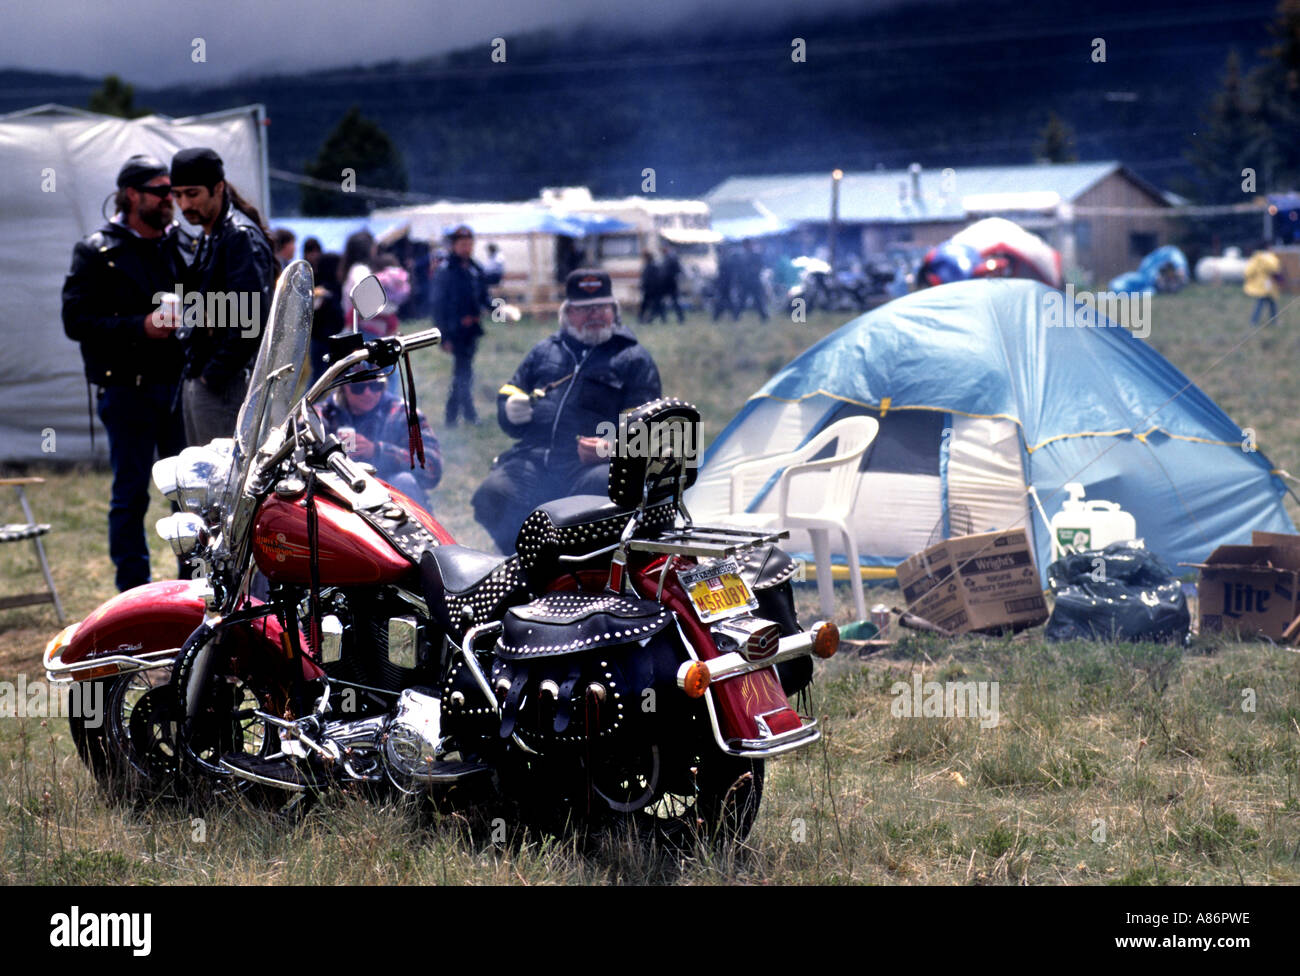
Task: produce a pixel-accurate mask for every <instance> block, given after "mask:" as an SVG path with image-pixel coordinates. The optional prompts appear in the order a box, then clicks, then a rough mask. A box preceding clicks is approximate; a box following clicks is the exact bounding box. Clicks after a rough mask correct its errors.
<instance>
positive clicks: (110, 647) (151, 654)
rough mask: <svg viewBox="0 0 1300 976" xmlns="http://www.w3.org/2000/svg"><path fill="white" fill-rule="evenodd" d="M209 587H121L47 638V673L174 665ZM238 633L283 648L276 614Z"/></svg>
mask: <svg viewBox="0 0 1300 976" xmlns="http://www.w3.org/2000/svg"><path fill="white" fill-rule="evenodd" d="M206 590H207V584H206V582H205V581H204V580H159V581H157V582H155V583H146V584H145V585H144V586H137V587H135V588H134V589H131V590H127V591H126V592H124V593H119V594H118V595H117V596H115V597H113V598H112V599H111V600H109V601H107V602H106V603H103V604H101V605H100V606H99V608H98V609H96V610H94V611H93V612H92V613H91V614H90V616H88V617H86V619H85V620H82V621H80V622H78V623H74V624H70V625H69V626H67V627H65V628H64V629H63V630H61V631H60V632H59V633H58V634H57V635H55V636H54V638H52V639H51V640H50V642H49V643H48V644H46V646H45V674H46V677H47V678H48V679H49V680H50V681H54V682H67V681H89V680H92V679H94V678H104V677H112V676H114V675H118V674H127V673H130V672H132V671H143V670H147V669H149V668H157V667H170V666H171V664H172V662H173V661H174V660H175V657H176V653H177V651H179V650H180V647H181V645H182V644H184V643H185V641H186V640H187V639H188V638H189V636H190V634H192V633H193V632H194V631H195V630H196V629H197V628H198V627H199V625H200V624H202V623H203V614H204V610H205V604H204V597H203V595H204V593H205V592H206ZM253 602H254V604H256V603H257V601H253ZM239 634H240V635H241V636H240V639H241V640H242V641H244V642H245V643H247V645H248V647H249V650H258V651H266V652H269V653H274V654H282V653H283V647H284V644H283V637H284V628H282V627H281V626H280V622H279V621H278V620H277V619H276V617H275V616H274V615H271V616H267V617H264V618H262V619H260V620H257V621H254V622H252V623H250V624H248V625H247V626H244V627H241V628H240V629H239ZM300 646H304V647H305V646H306V643H305V642H303V643H302V644H301V645H300ZM319 673H320V672H319V669H318V668H317V667H316V665H315V663H314V662H311V661H310V660H306V659H304V662H303V676H304V677H305V678H308V679H310V678H313V677H316V676H318V674H319Z"/></svg>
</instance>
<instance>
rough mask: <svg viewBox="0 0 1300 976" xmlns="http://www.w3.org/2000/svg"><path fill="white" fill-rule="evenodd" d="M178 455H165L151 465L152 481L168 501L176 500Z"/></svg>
mask: <svg viewBox="0 0 1300 976" xmlns="http://www.w3.org/2000/svg"><path fill="white" fill-rule="evenodd" d="M179 460H180V458H178V457H165V458H163V459H162V460H161V461H156V462H155V463H154V466H153V483H154V485H156V486H157V488H158V490H159V491H160V492H162V495H163V497H164V498H166V499H167V500H168V501H172V502H174V501H176V462H177V461H179Z"/></svg>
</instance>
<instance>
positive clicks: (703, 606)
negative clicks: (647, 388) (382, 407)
mask: <svg viewBox="0 0 1300 976" xmlns="http://www.w3.org/2000/svg"><path fill="white" fill-rule="evenodd" d="M311 295H312V279H311V271H310V268H309V266H308V265H307V264H306V263H305V262H302V261H299V262H295V263H294V264H292V265H290V266H289V268H288V269H286V271H285V273H284V274H283V275H282V277H281V279H280V284H279V287H278V289H277V292H276V295H275V299H274V302H273V305H272V309H271V315H270V320H269V322H268V331H267V333H266V335H265V336H264V338H263V342H262V346H261V350H260V352H259V355H258V358H257V361H256V365H255V368H254V374H253V379H252V382H251V383H250V386H249V394H248V397H247V400H246V401H245V403H244V405H243V408H242V410H241V412H240V416H239V422H238V429H237V431H236V436H235V437H234V438H233V440H229V441H225V442H221V441H217V442H213V443H212V444H210V445H208V446H207V447H203V448H190V449H187V450H186V451H185V452H183V453H182V454H181V455H180V456H179V457H178V458H170V459H167V460H166V461H160V462H159V463H158V465H156V466H155V472H154V477H155V481H156V482H157V483H158V485H159V488H160V489H161V490H162V491H163V493H164V494H165V495H167V497H169V498H172V499H174V500H176V501H177V502H178V503H179V504H180V507H181V508H182V512H181V513H180V514H177V515H173V516H170V517H169V518H166V519H163V520H162V521H160V522H159V531H160V532H161V533H162V534H163V535H164V537H166V538H167V539H169V541H170V542H171V544H172V547H173V549H174V550H175V551H176V552H177V553H178V554H181V555H186V556H188V557H189V558H191V559H192V560H195V561H196V562H198V563H199V564H200V565H201V566H202V570H203V574H204V575H203V576H202V577H201V578H198V579H194V580H179V581H167V582H158V583H151V584H148V585H146V586H142V587H138V588H136V589H134V590H131V591H128V592H126V593H123V594H120V595H119V596H117V597H115V598H114V599H112V600H110V601H108V602H107V603H105V604H104V605H103V606H101V607H100V608H99V609H98V610H96V611H95V612H93V613H92V614H91V615H90V616H89V617H87V618H86V619H85V620H83V621H81V622H80V623H78V624H74V625H72V626H70V627H68V628H65V629H64V630H63V631H62V632H61V633H60V634H59V635H58V636H56V637H55V638H54V639H53V640H52V641H50V643H49V645H48V647H47V649H46V653H45V667H46V671H47V674H48V676H49V678H50V679H51V680H53V681H77V682H83V681H100V682H104V683H105V685H106V689H105V691H106V695H105V697H104V701H105V702H106V707H107V714H106V715H105V716H104V721H103V722H102V723H100V724H98V725H96V726H95V727H91V724H90V723H89V722H87V721H86V719H85V718H82V717H77V718H73V719H72V731H73V735H74V738H75V740H76V742H77V746H78V749H79V751H80V754H81V756H82V758H83V759H84V760H85V761H86V762H87V764H88V765H89V766H90V768H91V769H92V770H93V771H94V772H95V774H96V775H97V776H98V777H99V778H100V780H101V781H102V782H103V783H104V784H105V785H106V787H108V788H109V789H110V790H111V791H113V792H115V793H118V794H119V795H126V796H133V795H149V794H151V793H153V792H156V791H160V790H165V789H171V790H174V789H178V788H179V789H182V790H184V789H196V788H207V789H212V788H215V789H217V790H236V789H239V788H246V787H248V785H249V784H260V786H261V787H263V788H267V789H270V790H272V791H275V792H276V793H277V794H279V793H280V791H283V793H284V794H293V795H298V796H304V797H305V796H310V795H313V794H315V793H317V792H319V791H321V790H325V789H327V788H329V787H331V786H332V785H336V784H339V783H344V782H363V783H371V784H377V785H382V786H383V787H385V788H391V789H395V790H398V791H400V792H403V793H417V792H427V791H432V790H446V789H449V788H451V787H453V786H460V785H463V784H467V783H470V782H473V781H476V780H481V781H483V782H484V783H491V784H493V785H494V786H495V788H496V789H497V790H498V791H499V792H500V793H501V794H503V795H505V796H506V797H509V798H512V799H515V800H518V801H521V802H522V803H523V805H524V806H525V807H533V808H534V809H538V810H547V809H549V810H552V811H553V810H555V809H557V808H563V809H565V810H567V811H570V812H571V813H572V814H574V815H576V816H578V817H579V818H583V819H596V820H599V819H603V818H608V817H611V816H613V817H629V816H636V817H650V818H653V819H654V820H655V821H656V822H677V823H690V824H693V825H696V826H698V825H701V824H702V825H704V826H705V827H706V828H707V829H708V830H709V831H710V832H713V831H716V830H718V829H725V830H726V831H727V833H728V836H731V837H733V838H734V837H743V836H744V835H745V834H747V833H748V831H749V828H750V826H751V825H752V823H753V820H754V817H755V815H756V813H757V810H758V805H759V800H760V796H761V789H762V781H763V763H764V760H766V759H767V758H769V757H772V756H775V755H779V754H781V753H784V752H787V751H790V750H793V749H797V748H800V747H802V746H805V745H808V744H810V743H812V742H815V741H816V740H817V738H818V737H819V735H820V732H819V730H818V729H817V728H816V723H815V722H812V721H809V720H807V719H804V718H801V717H800V715H799V714H798V713H797V712H796V710H795V709H794V708H792V707H791V705H790V702H789V697H788V696H790V695H792V694H794V693H796V692H798V691H800V690H802V689H803V688H805V687H806V686H807V685H808V683H809V682H810V681H811V678H812V670H813V668H812V660H811V656H813V655H817V656H821V657H829V656H830V655H831V654H833V653H834V652H835V650H836V649H837V646H838V642H839V634H838V631H837V629H836V627H835V625H834V624H833V623H829V622H822V623H818V624H816V625H814V626H813V627H812V628H809V629H807V630H804V629H801V628H800V627H799V624H798V622H797V620H796V617H795V611H794V601H793V592H792V589H791V586H790V578H791V576H792V575H793V572H794V564H793V561H792V560H791V559H790V558H789V557H788V556H786V555H785V554H784V553H783V552H781V550H780V549H779V548H777V545H776V543H777V541H778V537H779V536H782V535H784V533H778V534H771V535H756V534H754V533H752V532H749V531H745V530H734V529H727V528H706V527H700V526H696V525H694V524H693V523H692V521H691V518H690V515H689V513H688V512H687V511H686V509H685V506H684V505H683V503H682V495H683V492H684V491H685V490H686V488H687V487H689V485H690V484H691V483H692V482H693V480H694V477H695V466H694V460H695V459H694V458H693V457H691V456H689V454H688V453H687V451H685V450H682V449H681V447H680V445H694V444H696V443H697V440H696V438H695V437H694V436H686V435H688V434H690V435H693V433H694V431H686V429H685V428H687V427H690V426H694V425H698V423H699V414H698V412H697V411H696V410H695V408H694V407H692V406H691V405H689V404H686V403H683V402H681V401H679V400H673V399H662V400H658V401H655V402H653V403H649V404H646V405H644V406H642V407H640V408H637V409H636V410H632V411H626V412H624V414H623V415H622V416H621V417H620V426H619V436H618V441H617V443H616V444H615V445H614V449H613V452H612V458H611V463H610V478H609V493H608V497H607V498H606V497H598V496H575V497H570V498H564V499H560V500H558V501H555V502H551V503H548V504H546V505H543V506H541V507H540V508H538V509H537V510H536V511H534V512H533V513H532V514H531V515H529V516H528V518H527V519H526V520H525V521H524V523H523V525H522V526H521V528H520V531H519V536H518V541H517V552H516V553H515V554H513V555H511V556H509V557H499V556H495V555H491V554H488V553H483V552H477V551H474V550H472V549H468V548H466V547H463V546H459V545H456V544H455V543H454V541H453V540H452V538H451V536H450V535H449V533H448V532H447V531H446V530H445V529H444V528H443V527H442V526H441V525H439V524H438V522H437V521H436V520H435V519H434V518H433V517H432V516H431V515H430V514H429V513H428V512H426V511H425V510H424V509H422V508H421V507H420V506H418V505H416V504H415V503H414V502H412V501H411V500H410V499H408V498H407V497H405V496H404V495H402V494H401V493H400V492H398V491H396V490H395V489H393V488H392V487H391V486H389V485H387V484H385V483H384V482H381V481H379V480H377V479H376V478H375V477H374V476H373V474H372V473H371V472H370V471H369V470H367V467H366V466H365V465H357V464H354V463H353V462H352V461H350V460H349V459H348V458H347V456H346V455H345V454H344V452H343V450H342V446H341V445H340V443H339V441H338V439H337V438H335V437H334V436H333V435H330V434H327V433H326V431H325V430H324V427H323V425H322V423H321V421H320V419H319V416H318V414H317V413H316V411H315V410H314V409H313V405H314V404H315V403H316V402H317V401H319V400H320V399H322V398H323V397H324V396H325V394H326V393H328V392H329V390H331V389H332V388H333V387H334V386H336V385H338V384H339V383H341V382H352V381H355V380H357V379H359V378H360V379H364V378H366V377H368V376H371V375H380V373H381V372H383V371H392V370H396V371H397V372H398V374H399V376H401V377H402V379H403V381H404V383H406V385H407V386H408V390H407V402H408V403H411V404H412V405H413V403H414V389H413V384H412V383H411V382H410V380H411V366H410V361H409V355H410V353H411V352H412V351H413V350H416V349H419V348H422V347H425V346H428V345H432V344H434V343H436V342H437V341H438V338H439V337H438V332H437V330H429V331H427V332H422V333H419V334H416V335H413V336H410V337H400V336H397V337H390V338H381V339H375V340H371V341H365V340H364V337H363V336H361V335H356V334H354V335H349V336H344V337H340V338H338V339H336V340H335V342H336V345H337V348H336V349H335V350H334V352H333V354H332V357H331V358H332V360H333V365H332V366H331V367H330V368H329V369H328V370H327V371H326V373H325V374H324V375H323V376H322V377H321V379H320V381H319V382H317V383H316V384H315V385H314V386H313V387H312V388H311V390H310V391H306V392H305V393H304V387H305V377H306V370H307V368H308V341H309V336H310V327H311V310H312V302H311ZM353 301H354V304H355V305H357V307H358V308H359V310H360V314H362V315H366V314H367V311H366V310H367V308H368V307H369V306H370V305H372V304H375V303H380V304H382V301H383V292H382V289H381V288H378V286H377V283H375V282H372V281H367V282H364V283H363V285H362V286H359V287H358V289H357V291H356V292H355V293H354V295H353ZM357 369H360V370H362V372H361V373H359V374H358V373H356V372H354V370H357ZM411 410H412V412H411V432H412V454H413V457H415V456H418V454H419V452H420V451H421V446H420V444H419V427H418V424H417V423H416V422H415V415H414V407H413V406H412V408H411ZM646 431H650V432H651V433H652V434H653V435H654V436H650V437H646V436H644V435H645V433H646ZM259 581H260V582H259ZM255 590H260V591H261V595H260V597H259V596H255V595H254V591H255Z"/></svg>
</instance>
